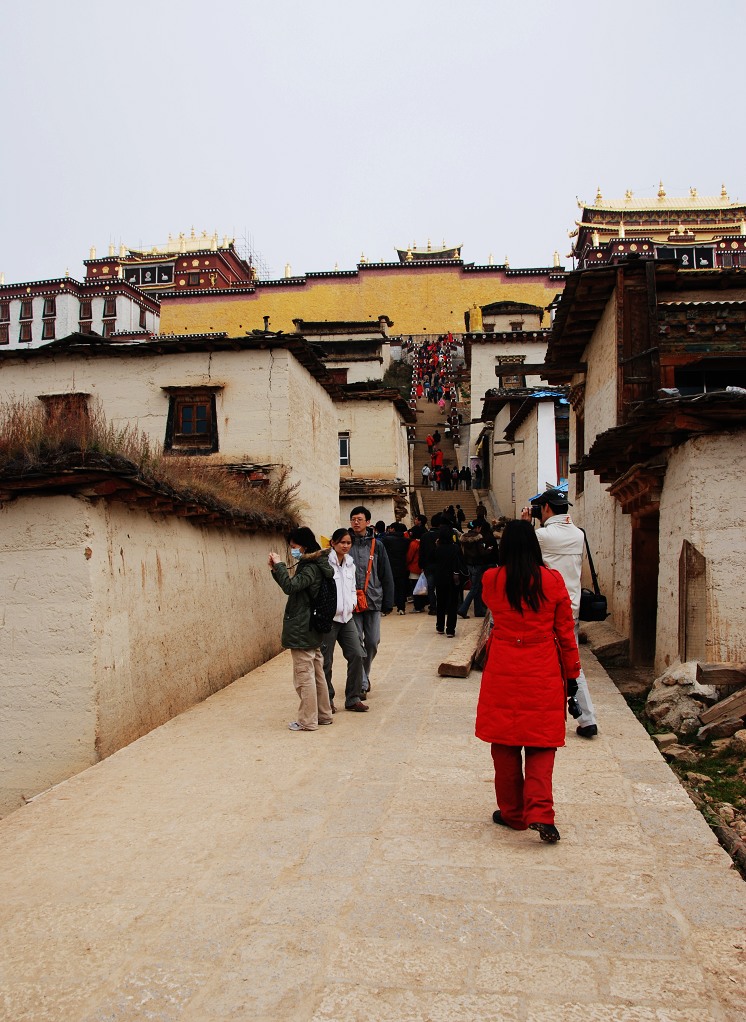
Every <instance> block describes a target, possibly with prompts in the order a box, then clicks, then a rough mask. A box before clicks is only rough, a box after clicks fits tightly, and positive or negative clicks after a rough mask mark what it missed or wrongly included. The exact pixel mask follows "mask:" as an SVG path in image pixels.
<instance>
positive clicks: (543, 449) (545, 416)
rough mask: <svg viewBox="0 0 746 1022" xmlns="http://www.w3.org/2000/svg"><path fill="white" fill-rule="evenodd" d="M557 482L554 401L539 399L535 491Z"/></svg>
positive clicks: (537, 406) (538, 491)
mask: <svg viewBox="0 0 746 1022" xmlns="http://www.w3.org/2000/svg"><path fill="white" fill-rule="evenodd" d="M558 482H559V479H558V478H557V434H556V429H555V422H554V401H539V402H537V404H536V492H537V493H540V492H541V491H542V490H544V489H546V487H547V486H556V485H557V483H558Z"/></svg>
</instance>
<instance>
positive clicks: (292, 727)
mask: <svg viewBox="0 0 746 1022" xmlns="http://www.w3.org/2000/svg"><path fill="white" fill-rule="evenodd" d="M288 727H289V728H290V730H291V731H303V728H302V727H301V726H300V724H299V723H298V721H297V720H294V721H293V722H292V723H291V724H288Z"/></svg>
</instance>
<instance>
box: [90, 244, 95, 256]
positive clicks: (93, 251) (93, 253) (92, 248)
mask: <svg viewBox="0 0 746 1022" xmlns="http://www.w3.org/2000/svg"><path fill="white" fill-rule="evenodd" d="M95 258H96V246H95V245H91V259H95Z"/></svg>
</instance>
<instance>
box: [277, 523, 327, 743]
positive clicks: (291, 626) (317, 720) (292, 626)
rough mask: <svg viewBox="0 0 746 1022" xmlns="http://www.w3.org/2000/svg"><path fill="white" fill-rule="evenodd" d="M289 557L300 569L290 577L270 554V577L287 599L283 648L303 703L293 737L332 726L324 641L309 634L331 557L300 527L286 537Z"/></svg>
mask: <svg viewBox="0 0 746 1022" xmlns="http://www.w3.org/2000/svg"><path fill="white" fill-rule="evenodd" d="M288 543H289V544H290V556H291V557H292V558H293V561H294V562H295V563H296V565H297V567H296V570H295V572H294V573H293V574H292V575H291V574H290V572H289V571H288V568H287V565H286V564H285V562H284V561H283V560H282V558H281V557H280V555H279V554H278V553H275V552H274V551H273V552H272V553H270V555H269V558H268V564H269V567H270V569H271V570H272V577H273V578H274V580H275V582H276V583H277V584H278V586H279V587H280V589H282V591H283V592H284V593H286V594H287V596H288V602H287V605H286V607H285V615H284V617H283V619H282V644H283V646H284V647H285V649H289V650H290V654H291V656H292V658H293V684H294V686H295V691H296V692H297V693H298V696H299V697H300V706H299V707H298V716H297V719H296V720H294V721H291V723H290V724H288V727H289V728H290V730H291V731H316V730H317V729H318V726H319V724H331V723H332V708H331V704H330V702H329V689H328V688H327V684H326V678H325V676H324V658H323V656H322V654H321V642H322V636H321V635H320V634H319V632H316V631H314V630H313V629H312V628H311V624H310V618H311V604H312V601H313V599H314V598H315V597H316V596H317V595H318V591H319V588H320V587H321V580H322V578H332V577H333V575H334V571H333V570H332V566H331V565H330V564H329V560H328V556H327V551H326V550H322V549H321V547H320V546H319V544H318V543H317V542H316V537H315V536H314V534H313V532H312V531H311V530H310V529H308V528H306V527H305V526H301V527H300V528H298V529H293V531H292V532H291V533H290V535H289V536H288Z"/></svg>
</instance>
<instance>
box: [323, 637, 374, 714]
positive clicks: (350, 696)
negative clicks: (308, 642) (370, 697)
mask: <svg viewBox="0 0 746 1022" xmlns="http://www.w3.org/2000/svg"><path fill="white" fill-rule="evenodd" d="M337 643H339V645H340V646H341V647H342V653H343V654H344V658H345V660H346V661H347V684H346V686H345V706H354V705H355V703H357V702H359V701H360V700H361V699H362V698H363V660H364V658H365V649H364V647H363V644H362V642H361V640H360V633H359V632H358V630H357V625H356V624H355V621H354V619H351V620H349V621H346V622H345V623H344V624H342V623H341V622H340V621H333V622H332V629H331V631H330V632H327V634H326V635H325V636H324V641H323V643H322V644H321V652H322V653H323V654H324V676H325V677H326V684H327V687H328V689H329V699H334V686H333V685H332V664H333V662H334V647H335V645H336V644H337Z"/></svg>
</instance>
